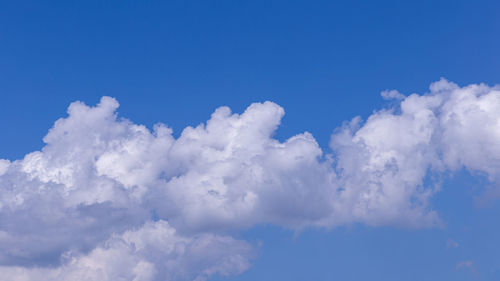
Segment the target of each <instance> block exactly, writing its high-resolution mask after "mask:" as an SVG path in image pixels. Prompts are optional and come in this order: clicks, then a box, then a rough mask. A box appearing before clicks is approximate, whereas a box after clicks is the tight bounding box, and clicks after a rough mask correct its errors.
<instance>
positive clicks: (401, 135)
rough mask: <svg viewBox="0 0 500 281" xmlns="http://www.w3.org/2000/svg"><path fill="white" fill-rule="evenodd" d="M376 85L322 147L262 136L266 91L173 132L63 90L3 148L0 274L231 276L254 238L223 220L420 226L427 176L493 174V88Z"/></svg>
mask: <svg viewBox="0 0 500 281" xmlns="http://www.w3.org/2000/svg"><path fill="white" fill-rule="evenodd" d="M388 93H392V94H388ZM383 96H384V98H387V99H396V100H400V104H399V105H398V106H397V107H395V108H392V109H385V110H380V111H377V112H375V113H373V114H372V115H371V116H370V117H369V118H368V119H367V120H366V121H364V122H363V121H362V120H360V118H359V117H357V118H354V119H353V120H352V121H350V122H346V123H345V124H344V125H343V126H342V127H340V128H337V129H336V130H335V133H334V134H333V135H332V138H331V147H330V148H331V150H330V151H328V152H324V151H322V149H321V148H320V147H319V146H318V144H317V142H316V140H315V139H314V137H313V136H312V135H311V134H309V133H307V132H306V133H302V134H298V135H296V136H293V137H291V138H289V139H288V140H286V141H284V142H280V141H278V140H276V139H274V138H273V134H274V132H275V131H276V129H277V127H278V126H279V124H280V120H281V118H282V117H283V114H284V110H283V109H282V108H281V107H280V106H278V105H276V104H274V103H272V102H265V103H256V104H252V105H250V106H249V107H248V108H247V109H246V111H245V112H244V113H242V114H233V113H231V111H230V109H229V108H227V107H221V108H218V109H217V110H216V111H215V112H214V113H213V114H212V116H211V118H210V119H209V120H208V121H207V122H206V124H201V125H199V126H197V127H195V128H193V127H187V128H186V129H184V131H183V132H182V134H181V136H180V137H179V138H177V139H176V138H174V137H173V136H172V130H171V129H169V128H168V127H166V126H165V125H163V124H158V125H156V126H155V127H154V129H153V130H152V131H150V130H148V129H147V128H146V127H144V126H142V125H137V124H134V123H132V122H131V121H129V120H127V119H123V118H118V116H117V114H116V109H117V108H118V102H117V101H116V100H115V99H113V98H109V97H104V98H102V100H101V102H100V103H99V104H98V105H97V106H95V107H89V106H87V105H85V104H83V103H81V102H75V103H72V104H71V105H70V107H69V108H68V116H67V117H65V118H61V119H59V120H57V122H56V123H55V124H54V126H53V128H52V129H51V130H50V131H49V133H48V134H47V136H46V137H45V138H44V142H45V143H46V145H45V146H44V147H43V149H42V150H41V151H36V152H32V153H30V154H27V155H26V156H25V157H24V159H22V160H17V161H13V162H10V161H8V160H0V275H2V276H8V279H9V280H136V281H139V280H141V281H142V280H144V281H145V280H148V281H152V280H173V281H175V280H206V279H207V278H209V277H210V276H212V275H214V274H220V275H224V276H229V275H234V274H239V273H241V272H243V271H244V270H246V269H247V268H248V267H249V264H250V263H249V260H250V258H251V257H252V256H253V255H254V252H253V250H252V246H251V245H249V244H248V243H246V242H245V241H239V240H235V239H234V238H231V237H230V236H227V234H228V233H234V232H235V231H238V230H242V229H246V228H249V227H252V226H253V225H256V224H263V223H272V224H276V225H279V226H283V227H287V228H292V229H301V228H304V227H311V226H312V227H327V228H329V227H334V226H337V225H342V224H350V223H365V224H368V225H373V226H378V225H396V226H407V227H429V226H434V225H437V224H439V219H438V216H437V214H436V212H434V211H433V210H432V208H431V206H429V199H430V198H431V197H432V195H433V194H434V193H435V192H437V191H438V189H439V186H438V185H437V183H433V182H432V181H431V180H429V178H432V177H433V176H437V177H439V175H443V174H445V173H450V172H453V171H457V170H459V169H463V168H466V169H468V170H470V171H475V172H479V173H481V174H484V175H486V176H487V177H488V179H489V180H490V181H491V182H497V181H498V177H499V176H500V89H499V88H497V87H488V86H486V85H482V84H481V85H469V86H466V87H463V88H460V87H458V86H457V85H455V84H453V83H450V82H448V81H446V80H444V79H442V80H440V81H438V82H436V83H433V84H431V87H430V92H429V93H427V94H425V95H417V94H413V95H410V96H408V97H405V96H403V95H402V94H400V93H398V92H396V91H390V92H384V94H383ZM332 128H333V127H332ZM325 129H327V130H329V129H330V128H325ZM167 221H168V223H167ZM43 278H45V279H43Z"/></svg>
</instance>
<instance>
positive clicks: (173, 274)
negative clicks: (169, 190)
mask: <svg viewBox="0 0 500 281" xmlns="http://www.w3.org/2000/svg"><path fill="white" fill-rule="evenodd" d="M250 255H252V250H251V247H250V246H249V245H248V244H247V243H245V242H242V241H237V240H234V239H232V238H230V237H227V236H217V235H211V234H204V235H199V236H195V237H183V236H179V235H177V233H176V232H175V230H174V229H173V228H172V227H170V226H169V225H168V223H166V222H162V221H159V222H148V223H146V224H145V225H144V226H142V227H140V228H139V229H134V230H128V231H125V232H124V233H123V234H121V235H112V236H111V238H109V239H108V240H106V241H105V242H104V243H102V244H101V245H100V246H98V247H96V248H95V249H93V250H91V251H90V252H89V253H87V254H80V253H74V252H71V251H70V252H66V253H65V254H64V255H63V256H62V258H63V260H64V263H63V264H62V265H61V266H59V267H56V268H40V267H35V268H23V267H19V266H3V267H0V272H1V273H2V278H6V280H15V281H24V280H26V281H29V280H39V281H44V280H47V281H49V280H50V281H54V280H55V281H58V280H61V281H63V280H82V281H87V280H88V281H91V280H92V281H93V280H100V281H108V280H109V281H116V280H134V281H150V280H196V281H202V280H206V279H207V278H208V277H209V276H211V275H213V274H220V275H221V276H228V275H233V274H238V273H241V272H242V271H244V270H246V269H247V268H248V267H249V262H248V260H247V257H248V256H250Z"/></svg>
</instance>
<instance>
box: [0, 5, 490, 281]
mask: <svg viewBox="0 0 500 281" xmlns="http://www.w3.org/2000/svg"><path fill="white" fill-rule="evenodd" d="M499 13H500V3H499V2H498V1H412V2H409V1H49V2H47V1H1V2H0V106H1V108H0V120H2V121H1V122H0V131H1V132H2V137H1V138H0V158H5V159H11V160H14V159H18V158H21V157H23V156H24V155H25V154H26V153H28V152H31V151H34V150H38V149H40V148H41V147H42V144H43V143H42V138H43V136H44V135H45V134H46V133H47V131H48V129H49V128H50V127H51V126H52V124H53V122H54V121H55V120H57V119H58V118H60V117H62V116H65V111H66V108H67V106H68V104H69V103H70V102H72V101H75V100H81V101H84V102H86V103H88V104H92V105H93V104H96V103H97V102H98V101H99V99H100V97H101V96H104V95H108V96H113V97H116V98H117V100H118V101H119V102H120V104H121V106H120V108H119V110H118V111H119V114H120V115H121V116H124V117H127V118H129V119H131V120H132V121H134V122H135V123H140V124H145V125H147V126H148V127H152V125H153V124H155V123H156V122H159V121H161V122H164V123H166V124H168V125H169V126H171V127H172V128H173V129H174V135H178V134H179V133H180V130H182V129H183V128H184V127H185V126H188V125H197V124H199V123H201V122H204V121H205V120H207V118H208V117H209V116H210V114H211V112H213V110H214V109H215V108H217V107H218V106H221V105H227V106H229V107H231V108H232V109H233V110H234V111H235V112H241V111H242V110H244V109H245V108H246V107H247V106H248V105H249V104H250V103H252V102H258V101H266V100H270V101H273V102H276V103H278V104H279V105H281V106H283V107H284V109H285V111H286V115H285V117H284V119H283V122H282V125H281V126H280V128H279V130H278V135H277V137H278V138H279V139H285V138H287V137H290V136H292V135H294V134H297V133H300V132H303V131H309V132H311V133H312V134H313V135H314V136H315V138H316V139H317V140H318V142H319V143H320V145H321V146H322V147H323V148H324V149H326V150H327V147H328V142H329V138H330V135H331V133H332V131H333V130H334V129H335V128H336V127H338V126H340V125H341V124H342V122H343V121H345V120H350V119H351V118H352V117H354V116H356V115H360V116H362V117H367V116H368V115H369V114H371V113H372V112H373V110H375V109H380V108H383V107H386V106H388V105H389V104H390V103H389V102H387V101H384V100H383V99H382V98H381V97H380V92H381V91H382V90H385V89H397V90H399V91H400V92H402V93H405V94H411V93H414V92H417V93H424V92H425V91H427V89H428V86H429V84H430V83H431V82H433V81H436V80H439V79H440V77H445V78H447V79H449V80H450V81H453V82H455V83H457V84H459V85H461V86H463V85H467V84H469V83H481V82H483V83H486V84H489V85H493V84H498V83H500V75H499V69H500V51H499V50H500V17H499V16H498V15H499ZM483 184H484V182H483V181H482V180H481V179H478V178H477V177H476V178H473V177H472V176H471V175H469V174H468V173H466V172H462V173H460V174H458V175H455V176H454V177H453V178H449V179H446V180H445V182H444V184H443V190H442V191H441V192H440V193H438V195H437V196H436V197H435V198H434V200H433V206H434V208H435V209H436V210H437V211H438V212H439V214H440V216H441V217H442V219H443V221H444V223H445V225H444V226H443V228H439V229H437V228H433V229H422V230H414V229H400V228H394V227H379V228H371V227H367V226H362V225H351V226H347V227H346V226H344V227H340V228H334V229H331V230H324V229H322V230H312V229H310V230H306V231H304V232H302V233H299V234H296V233H294V232H293V231H289V230H284V229H282V228H279V227H275V226H258V227H255V228H252V229H250V230H248V231H246V232H244V233H243V234H238V235H240V237H243V238H245V239H247V240H250V241H254V242H256V241H261V242H262V246H261V248H260V250H259V254H258V258H257V259H255V260H254V261H253V266H252V267H251V268H250V269H249V270H248V271H247V272H245V273H243V274H242V275H240V276H236V277H232V278H230V280H260V281H267V280H269V281H281V280H283V281H285V280H286V281H292V280H297V281H298V280H315V281H321V280H384V281H386V280H454V281H455V280H500V254H499V253H500V240H499V239H498V237H500V227H499V224H498V218H499V215H500V204H499V203H498V202H496V201H492V202H488V203H487V204H480V203H478V200H476V199H475V198H476V197H477V196H479V195H480V194H481V193H482V192H483V190H482V189H483V188H482V185H483ZM454 243H456V246H457V247H454V246H452V245H454ZM463 262H466V263H467V264H469V265H471V266H459V264H460V263H463ZM214 280H218V279H217V278H215V279H214Z"/></svg>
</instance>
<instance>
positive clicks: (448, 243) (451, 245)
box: [446, 238, 460, 249]
mask: <svg viewBox="0 0 500 281" xmlns="http://www.w3.org/2000/svg"><path fill="white" fill-rule="evenodd" d="M458 246H460V245H459V244H458V242H456V241H455V240H453V239H451V238H450V239H448V240H446V248H448V249H453V248H458Z"/></svg>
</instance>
